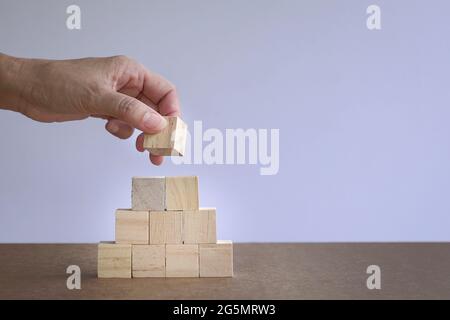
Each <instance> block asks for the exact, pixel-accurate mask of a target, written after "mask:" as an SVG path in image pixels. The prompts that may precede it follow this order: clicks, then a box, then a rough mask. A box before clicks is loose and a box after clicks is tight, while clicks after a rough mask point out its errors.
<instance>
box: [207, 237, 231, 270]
mask: <svg viewBox="0 0 450 320" xmlns="http://www.w3.org/2000/svg"><path fill="white" fill-rule="evenodd" d="M199 252H200V277H232V276H233V243H232V242H231V241H223V240H222V241H220V240H219V241H217V243H216V244H200V245H199Z"/></svg>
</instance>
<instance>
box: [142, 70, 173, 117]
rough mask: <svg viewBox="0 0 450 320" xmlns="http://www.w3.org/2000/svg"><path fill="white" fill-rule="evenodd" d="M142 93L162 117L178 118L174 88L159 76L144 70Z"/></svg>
mask: <svg viewBox="0 0 450 320" xmlns="http://www.w3.org/2000/svg"><path fill="white" fill-rule="evenodd" d="M142 93H143V94H144V95H145V96H146V97H147V98H148V99H149V100H150V101H152V102H153V103H154V104H155V105H156V106H157V108H158V111H159V113H160V114H161V115H163V116H180V115H181V108H180V101H179V99H178V94H177V90H176V88H175V86H174V85H173V84H172V83H171V82H170V81H168V80H167V79H165V78H164V77H162V76H160V75H159V74H156V73H153V72H151V71H149V70H147V69H145V74H144V87H143V90H142Z"/></svg>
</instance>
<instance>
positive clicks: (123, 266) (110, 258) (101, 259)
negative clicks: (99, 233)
mask: <svg viewBox="0 0 450 320" xmlns="http://www.w3.org/2000/svg"><path fill="white" fill-rule="evenodd" d="M115 219H116V220H115V228H116V230H115V231H116V232H115V235H116V237H115V242H114V243H100V244H99V246H98V277H99V278H131V277H133V278H150V277H158V278H164V277H232V276H233V244H232V242H231V241H220V240H219V241H218V240H217V235H216V209H215V208H200V207H199V195H198V177H195V176H185V177H134V178H133V179H132V192H131V209H117V210H116V216H115Z"/></svg>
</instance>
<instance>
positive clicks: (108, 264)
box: [97, 242, 131, 278]
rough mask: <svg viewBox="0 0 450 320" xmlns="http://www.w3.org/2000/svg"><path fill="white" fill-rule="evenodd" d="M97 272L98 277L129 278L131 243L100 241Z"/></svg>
mask: <svg viewBox="0 0 450 320" xmlns="http://www.w3.org/2000/svg"><path fill="white" fill-rule="evenodd" d="M97 274H98V277H99V278H131V244H115V243H111V242H110V243H104V242H102V243H100V244H99V245H98V264H97Z"/></svg>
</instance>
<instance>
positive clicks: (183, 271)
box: [166, 244, 199, 278]
mask: <svg viewBox="0 0 450 320" xmlns="http://www.w3.org/2000/svg"><path fill="white" fill-rule="evenodd" d="M198 276H199V262H198V245H195V244H168V245H166V277H185V278H191V277H198Z"/></svg>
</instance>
